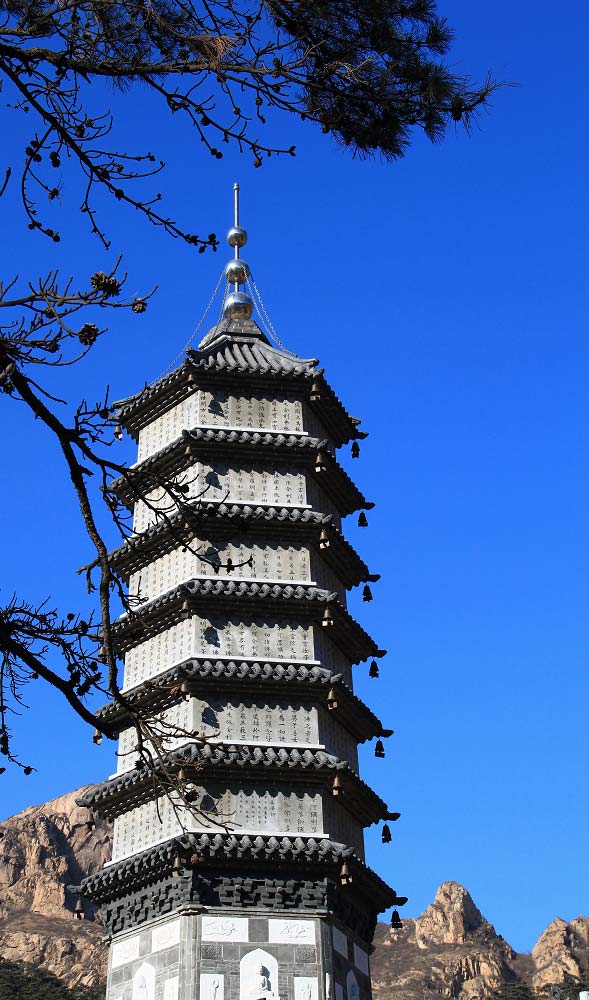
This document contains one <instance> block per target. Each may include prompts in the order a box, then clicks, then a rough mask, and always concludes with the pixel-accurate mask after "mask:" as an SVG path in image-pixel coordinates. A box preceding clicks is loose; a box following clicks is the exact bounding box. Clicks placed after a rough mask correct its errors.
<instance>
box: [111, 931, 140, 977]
mask: <svg viewBox="0 0 589 1000" xmlns="http://www.w3.org/2000/svg"><path fill="white" fill-rule="evenodd" d="M110 955H111V960H110V962H111V967H112V968H113V969H118V968H119V966H121V965H127V963H128V962H134V961H136V959H138V958H139V934H135V935H134V936H133V937H129V938H125V939H124V940H123V941H114V942H113V944H112V945H111V949H110Z"/></svg>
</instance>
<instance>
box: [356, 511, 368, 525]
mask: <svg viewBox="0 0 589 1000" xmlns="http://www.w3.org/2000/svg"><path fill="white" fill-rule="evenodd" d="M358 527H359V528H367V527H368V518H367V517H366V514H365V513H364V511H363V510H361V511H360V514H359V516H358Z"/></svg>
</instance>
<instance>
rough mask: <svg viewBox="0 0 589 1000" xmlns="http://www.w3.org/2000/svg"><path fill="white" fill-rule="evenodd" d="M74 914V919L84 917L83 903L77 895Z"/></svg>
mask: <svg viewBox="0 0 589 1000" xmlns="http://www.w3.org/2000/svg"><path fill="white" fill-rule="evenodd" d="M74 915H75V917H76V920H83V919H84V904H83V902H82V900H81V899H80V897H79V896H78V898H77V899H76V905H75V906H74Z"/></svg>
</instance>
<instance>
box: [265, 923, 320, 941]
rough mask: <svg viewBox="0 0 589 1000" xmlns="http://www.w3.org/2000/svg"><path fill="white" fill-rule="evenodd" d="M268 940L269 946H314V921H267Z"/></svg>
mask: <svg viewBox="0 0 589 1000" xmlns="http://www.w3.org/2000/svg"><path fill="white" fill-rule="evenodd" d="M268 939H269V941H270V943H271V944H313V945H314V944H315V921H314V920H273V919H270V920H269V921H268Z"/></svg>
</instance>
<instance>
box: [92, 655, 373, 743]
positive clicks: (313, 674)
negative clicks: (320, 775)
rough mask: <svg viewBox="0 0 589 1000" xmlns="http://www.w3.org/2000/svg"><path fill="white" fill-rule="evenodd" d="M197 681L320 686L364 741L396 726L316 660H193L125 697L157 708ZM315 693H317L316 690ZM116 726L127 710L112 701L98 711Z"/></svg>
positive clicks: (123, 722) (249, 686)
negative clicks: (389, 724)
mask: <svg viewBox="0 0 589 1000" xmlns="http://www.w3.org/2000/svg"><path fill="white" fill-rule="evenodd" d="M191 680H194V681H196V682H198V689H199V690H201V689H202V686H203V684H204V686H205V689H206V690H208V689H209V688H213V689H214V690H215V692H216V693H218V692H219V684H220V683H221V684H222V685H223V690H226V691H230V690H232V689H235V690H236V691H239V692H243V693H244V694H245V693H248V694H249V693H254V692H256V691H259V690H260V684H261V685H262V690H263V691H264V692H265V693H266V692H270V691H272V690H274V691H276V692H277V693H280V694H281V693H284V687H285V685H286V686H290V687H293V686H294V687H298V688H299V689H302V691H301V690H299V691H298V692H297V696H300V695H301V694H305V693H306V692H309V693H310V692H311V691H314V689H316V688H318V687H319V688H322V692H321V696H320V697H321V701H322V702H323V704H324V705H326V707H327V708H328V710H329V711H332V712H333V713H334V716H335V718H336V719H337V720H338V722H341V723H342V725H343V726H344V727H345V728H346V729H347V730H348V731H349V732H350V733H351V734H352V735H353V736H354V737H355V739H357V740H358V742H359V743H363V742H365V741H366V740H371V739H374V738H376V737H379V736H380V737H388V736H392V730H390V729H385V728H384V727H383V725H382V722H381V721H380V720H379V719H378V718H377V717H376V715H374V713H373V712H371V710H370V709H369V708H368V706H367V705H365V704H364V702H363V701H361V700H360V698H358V697H357V695H355V694H354V693H353V692H352V691H351V690H350V688H349V687H348V686H347V684H345V683H344V681H343V680H342V676H341V674H334V673H332V672H331V671H330V670H328V669H327V668H326V667H320V666H318V665H316V664H313V665H310V666H306V665H305V664H302V663H297V664H295V663H278V662H273V663H264V662H259V663H256V662H252V661H247V662H246V661H239V660H237V661H236V660H232V659H216V660H207V659H202V660H201V659H198V660H197V659H190V660H185V661H184V662H183V663H180V664H178V665H177V666H174V667H172V669H170V670H166V671H164V672H163V673H161V674H159V675H158V676H157V677H153V678H150V679H149V680H148V681H145V682H143V683H142V684H140V685H139V686H138V687H136V688H134V689H133V690H131V691H125V692H124V698H125V701H126V703H127V704H128V706H129V708H130V709H131V710H135V709H142V710H145V709H146V708H149V711H150V712H159V711H161V710H162V709H163V708H166V707H167V706H168V705H170V704H173V703H175V702H176V701H177V700H178V698H179V697H184V691H183V690H182V691H181V690H180V686H181V684H182V682H183V681H187V682H188V691H189V692H190V691H191V686H190V683H189V682H190V681H191ZM314 697H316V695H314ZM98 714H99V715H101V716H102V717H103V718H104V719H105V720H106V721H107V722H108V723H109V725H110V726H111V727H113V731H114V729H115V728H117V727H118V730H119V731H120V730H121V729H124V728H126V726H127V725H128V724H129V715H128V711H127V710H126V709H125V708H124V707H123V706H121V705H118V704H117V703H116V702H114V701H111V702H109V703H108V704H107V705H105V706H104V707H103V708H102V709H100V710H99V712H98Z"/></svg>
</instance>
